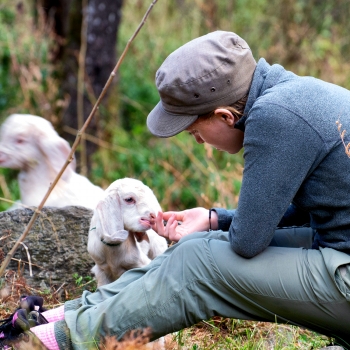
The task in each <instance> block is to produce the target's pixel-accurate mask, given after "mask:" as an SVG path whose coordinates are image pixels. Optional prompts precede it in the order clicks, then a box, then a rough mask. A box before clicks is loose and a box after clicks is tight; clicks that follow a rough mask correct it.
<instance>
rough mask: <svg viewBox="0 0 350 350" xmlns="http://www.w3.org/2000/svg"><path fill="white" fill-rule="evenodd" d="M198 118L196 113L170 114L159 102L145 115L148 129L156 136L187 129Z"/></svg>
mask: <svg viewBox="0 0 350 350" xmlns="http://www.w3.org/2000/svg"><path fill="white" fill-rule="evenodd" d="M197 119H198V115H180V114H172V113H169V112H167V111H165V109H164V108H163V105H162V102H159V103H158V104H157V105H156V106H155V107H154V108H153V110H152V111H151V113H150V114H149V115H148V117H147V127H148V129H149V131H150V132H151V133H152V134H153V135H155V136H158V137H171V136H174V135H177V134H178V133H180V132H181V131H184V130H185V129H187V128H188V127H189V126H190V125H191V124H193V123H194V122H195V121H196V120H197Z"/></svg>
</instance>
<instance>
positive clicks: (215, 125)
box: [186, 108, 244, 154]
mask: <svg viewBox="0 0 350 350" xmlns="http://www.w3.org/2000/svg"><path fill="white" fill-rule="evenodd" d="M237 121H238V119H237V118H235V117H234V116H233V115H232V113H231V112H230V111H229V110H227V109H223V108H220V109H216V110H215V114H214V115H213V116H212V117H210V118H205V119H204V118H202V119H201V118H198V119H197V120H196V121H195V122H194V123H193V124H192V125H190V126H189V127H188V128H187V129H186V130H187V131H188V132H189V133H190V134H191V135H192V136H193V137H194V138H195V140H196V141H197V142H198V143H207V144H209V145H211V146H213V147H215V148H216V149H217V150H219V151H225V152H228V153H231V154H234V153H237V152H239V151H240V150H241V149H242V147H243V139H244V133H243V132H242V131H240V130H238V129H235V128H234V125H235V123H236V122H237Z"/></svg>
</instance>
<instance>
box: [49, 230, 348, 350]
mask: <svg viewBox="0 0 350 350" xmlns="http://www.w3.org/2000/svg"><path fill="white" fill-rule="evenodd" d="M311 242H312V230H311V229H309V228H288V229H280V230H277V231H276V234H275V237H274V239H273V241H272V243H271V246H269V247H268V248H267V249H266V250H265V251H263V252H262V253H261V254H259V255H257V256H255V257H254V258H252V259H245V258H242V257H241V256H239V255H237V254H236V253H235V252H234V251H233V250H232V248H231V246H230V243H229V242H228V234H227V233H226V232H222V231H211V232H201V233H195V234H192V235H189V236H187V237H184V238H183V239H181V240H180V241H179V242H178V243H177V244H175V245H174V246H172V247H171V248H169V249H168V250H167V251H166V252H165V253H164V254H162V255H161V256H159V257H157V258H156V259H155V260H153V261H152V262H151V264H149V265H148V266H146V267H144V268H140V269H134V270H130V271H128V272H126V273H124V274H123V275H122V276H121V277H120V278H119V279H118V280H117V281H115V282H113V283H111V284H108V285H105V286H103V287H101V288H99V289H97V291H96V292H94V293H90V292H87V291H85V292H84V294H83V295H82V297H81V298H80V299H77V300H75V301H71V302H67V303H66V304H65V321H66V323H67V325H68V328H69V331H70V340H71V342H72V346H73V348H74V349H88V348H90V347H89V344H91V345H92V344H93V343H96V342H98V341H99V340H100V338H101V336H105V335H111V336H117V337H119V338H120V337H121V336H122V335H123V334H124V333H125V332H127V331H128V330H131V329H135V328H146V327H150V328H151V329H152V331H153V338H154V339H156V338H159V337H161V336H163V335H165V334H168V333H171V332H174V331H178V330H181V329H183V328H185V327H189V326H191V325H193V324H195V323H197V322H199V321H200V320H206V319H209V318H211V317H212V316H215V315H220V316H224V317H229V318H237V319H244V320H257V321H270V322H278V323H288V324H293V325H297V326H302V327H306V328H309V329H311V330H314V331H316V332H319V333H321V334H325V335H328V336H331V337H335V338H337V339H338V341H339V342H340V343H341V344H342V345H343V346H344V345H345V347H348V348H350V346H349V345H347V344H350V302H349V299H350V291H349V294H347V291H344V290H343V291H342V292H341V291H340V289H339V288H338V286H337V283H336V280H335V271H336V269H337V268H338V266H341V265H345V264H350V256H349V255H347V254H344V253H341V252H338V251H336V250H333V249H329V248H325V249H320V250H312V249H307V248H309V247H310V246H311ZM55 332H56V338H57V339H61V337H62V334H58V333H59V332H60V331H59V330H58V329H55Z"/></svg>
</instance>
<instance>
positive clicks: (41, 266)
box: [0, 206, 94, 288]
mask: <svg viewBox="0 0 350 350" xmlns="http://www.w3.org/2000/svg"><path fill="white" fill-rule="evenodd" d="M33 213H34V212H33V210H31V209H16V210H13V211H5V212H1V213H0V263H2V261H3V259H1V256H3V258H4V257H5V256H6V255H7V253H8V252H9V251H10V250H11V248H12V247H13V246H14V244H15V241H16V240H17V239H18V238H19V237H20V236H21V235H22V233H23V231H24V229H25V228H26V225H27V224H28V222H29V221H30V219H31V217H32V215H33ZM92 213H93V212H92V210H90V209H86V208H83V207H73V206H69V207H64V208H54V207H44V208H43V210H42V212H41V214H40V215H39V216H38V217H37V219H36V221H35V223H34V225H33V227H32V229H31V231H30V232H29V234H28V235H27V237H26V238H25V240H24V242H23V243H24V244H25V245H26V246H27V248H28V253H29V255H30V259H31V263H32V272H33V276H32V277H30V269H29V264H28V254H27V251H26V249H25V247H24V246H23V245H20V247H18V249H17V251H16V253H15V255H14V257H13V259H12V260H11V263H10V264H9V266H8V267H7V271H9V270H12V271H14V272H16V273H17V275H20V276H23V277H24V278H25V279H26V283H27V284H28V285H30V286H32V287H38V288H40V286H44V285H46V286H48V287H50V286H56V287H57V288H58V287H59V286H60V285H61V284H62V283H64V282H66V283H67V284H70V283H72V282H74V278H73V274H75V273H76V274H78V275H79V276H84V277H85V276H92V274H91V272H90V269H91V267H92V266H93V265H94V263H93V260H92V259H91V257H90V255H89V254H88V252H87V239H88V233H89V226H90V219H91V217H92ZM5 275H6V273H5Z"/></svg>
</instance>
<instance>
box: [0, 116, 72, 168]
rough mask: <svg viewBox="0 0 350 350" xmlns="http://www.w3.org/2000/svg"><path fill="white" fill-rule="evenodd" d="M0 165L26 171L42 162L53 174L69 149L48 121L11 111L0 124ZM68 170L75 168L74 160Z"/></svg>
mask: <svg viewBox="0 0 350 350" xmlns="http://www.w3.org/2000/svg"><path fill="white" fill-rule="evenodd" d="M0 139H1V140H0V167H3V168H12V169H19V170H24V171H28V170H30V169H32V168H35V167H36V166H37V164H38V163H40V162H45V163H46V164H47V165H48V166H50V167H51V170H53V171H54V172H55V173H57V172H58V171H59V170H60V169H61V168H62V166H63V164H64V162H65V160H66V159H67V158H68V155H69V152H70V151H71V148H70V146H69V144H68V142H67V141H66V140H64V139H63V138H61V137H60V136H59V135H58V134H57V132H56V131H55V129H54V128H53V126H52V124H51V123H50V122H49V121H47V120H46V119H44V118H41V117H38V116H34V115H30V114H12V115H10V116H9V117H8V118H7V119H6V120H5V122H4V123H3V124H2V126H1V131H0ZM69 168H70V169H72V170H74V169H75V164H74V162H73V163H71V164H70V166H69Z"/></svg>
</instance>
